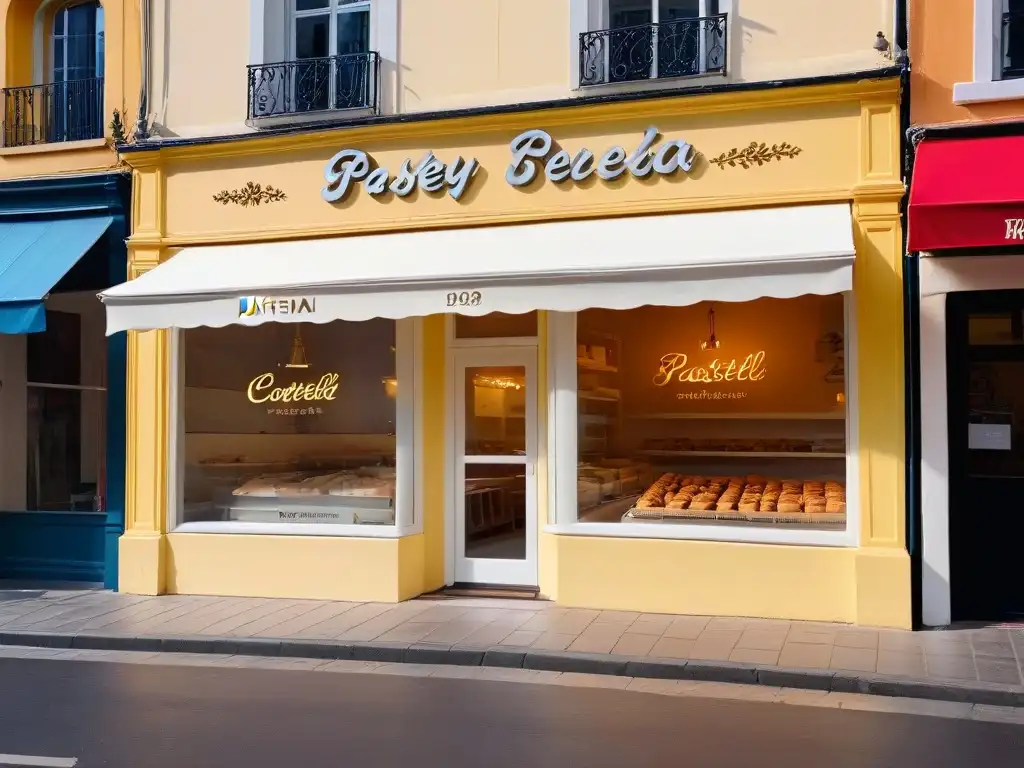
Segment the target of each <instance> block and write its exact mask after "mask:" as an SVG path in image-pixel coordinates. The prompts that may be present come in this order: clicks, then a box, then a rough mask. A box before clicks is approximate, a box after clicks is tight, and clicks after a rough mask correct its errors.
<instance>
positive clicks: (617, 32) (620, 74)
mask: <svg viewBox="0 0 1024 768" xmlns="http://www.w3.org/2000/svg"><path fill="white" fill-rule="evenodd" d="M601 10H602V11H603V13H601V14H600V15H599V19H600V26H601V27H602V28H601V29H596V30H592V31H589V32H584V33H583V34H582V35H580V85H584V86H586V85H605V84H608V83H622V82H632V81H643V80H662V79H668V78H680V77H694V76H698V75H707V74H724V73H725V60H726V59H725V52H726V16H725V14H720V13H719V8H718V0H603V7H602V8H601Z"/></svg>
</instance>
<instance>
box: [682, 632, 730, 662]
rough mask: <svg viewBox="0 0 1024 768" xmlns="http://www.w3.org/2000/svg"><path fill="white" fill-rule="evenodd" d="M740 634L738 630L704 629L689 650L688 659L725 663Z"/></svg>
mask: <svg viewBox="0 0 1024 768" xmlns="http://www.w3.org/2000/svg"><path fill="white" fill-rule="evenodd" d="M742 634H743V631H742V630H739V629H718V630H716V629H706V630H704V631H703V632H701V633H700V637H698V638H697V640H696V641H695V642H694V644H693V647H692V648H691V649H690V658H691V659H704V660H712V661H714V660H718V661H726V660H728V658H729V656H730V655H731V654H732V652H733V649H734V648H735V647H736V643H737V642H739V639H740V635H742Z"/></svg>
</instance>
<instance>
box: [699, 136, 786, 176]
mask: <svg viewBox="0 0 1024 768" xmlns="http://www.w3.org/2000/svg"><path fill="white" fill-rule="evenodd" d="M801 152H803V150H802V149H800V147H794V146H793V145H792V144H789V143H788V142H785V141H784V142H782V143H781V144H772V145H771V146H770V147H769V146H768V145H767V144H765V143H764V142H763V141H762V142H760V143H758V142H756V141H752V142H750V146H747V147H744V148H743V149H736V148H735V147H733V148H732V149H730V150H729V151H728V152H723V153H722V154H720V155H719V156H718V157H715V158H712V160H711V162H712V163H714V164H715V165H717V166H718V167H719V168H721V169H722V170H725V167H726V166H729V167H730V168H735V167H736V166H737V165H738V166H739V167H740V168H743V169H744V170H747V169H749V168H753V167H754V166H755V165H757V166H761V165H767V164H768V163H770V162H771V161H772V160H779V161H781V160H782V158H784V157H787V158H790V159H792V158H794V157H796V156H797V155H799V154H800V153H801Z"/></svg>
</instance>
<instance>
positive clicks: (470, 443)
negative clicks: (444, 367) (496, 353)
mask: <svg viewBox="0 0 1024 768" xmlns="http://www.w3.org/2000/svg"><path fill="white" fill-rule="evenodd" d="M465 387H466V455H468V456H512V455H519V456H525V455H526V369H525V368H523V367H522V366H505V367H499V368H467V369H466V381H465Z"/></svg>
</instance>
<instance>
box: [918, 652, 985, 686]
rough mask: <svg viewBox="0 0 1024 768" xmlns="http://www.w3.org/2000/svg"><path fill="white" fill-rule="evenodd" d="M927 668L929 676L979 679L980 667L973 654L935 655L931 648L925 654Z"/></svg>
mask: <svg viewBox="0 0 1024 768" xmlns="http://www.w3.org/2000/svg"><path fill="white" fill-rule="evenodd" d="M925 668H926V669H927V670H928V676H929V677H939V678H948V679H954V680H977V679H978V669H977V667H975V666H974V659H973V658H972V657H971V656H941V655H933V654H932V653H931V649H929V652H928V653H926V654H925Z"/></svg>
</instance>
